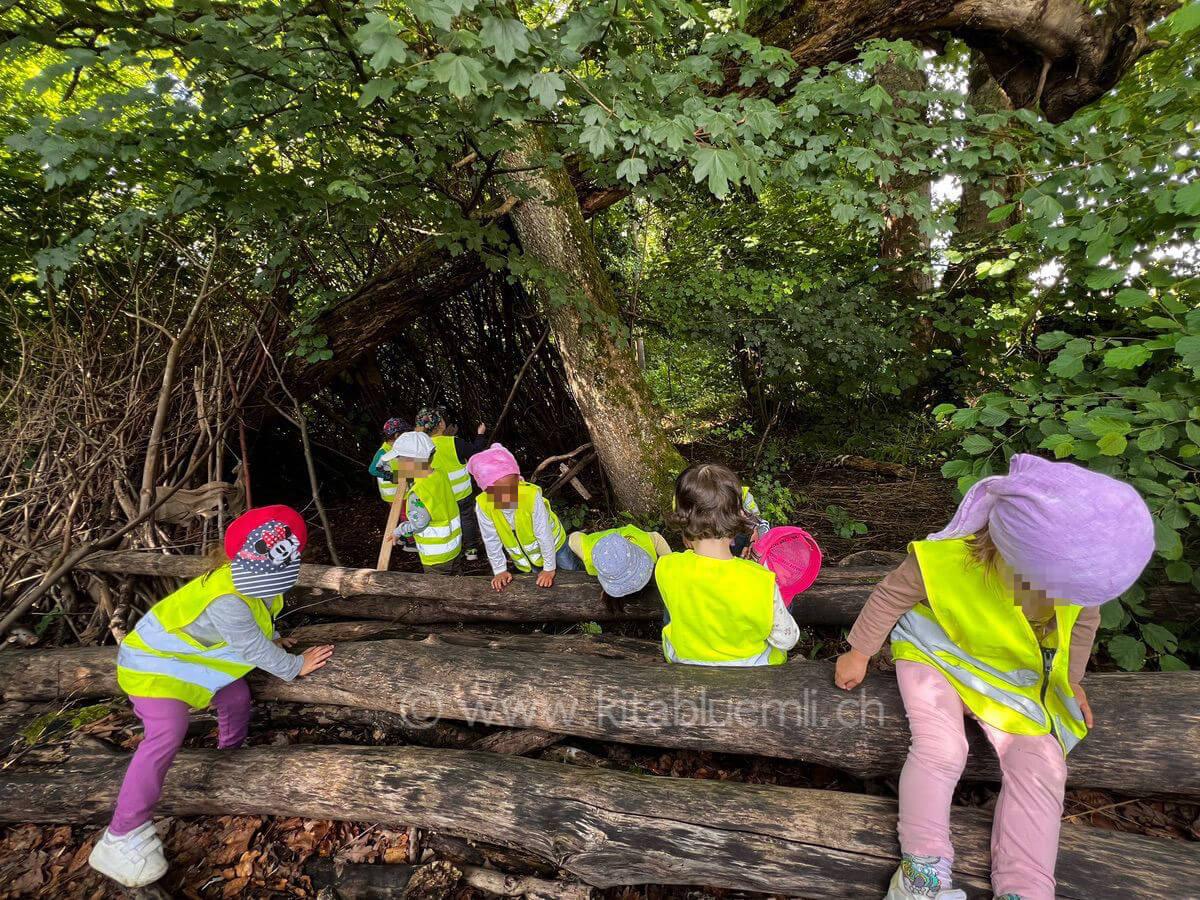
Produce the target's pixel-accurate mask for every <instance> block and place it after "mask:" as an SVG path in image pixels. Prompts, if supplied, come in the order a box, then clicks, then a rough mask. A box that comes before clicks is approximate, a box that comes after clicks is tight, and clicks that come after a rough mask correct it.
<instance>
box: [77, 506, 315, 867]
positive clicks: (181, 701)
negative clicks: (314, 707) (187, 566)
mask: <svg viewBox="0 0 1200 900" xmlns="http://www.w3.org/2000/svg"><path fill="white" fill-rule="evenodd" d="M306 538H307V528H306V527H305V524H304V519H302V518H301V517H300V514H299V513H297V512H296V511H295V510H294V509H291V508H289V507H287V506H264V507H259V508H258V509H251V510H249V511H248V512H246V513H244V514H242V515H241V516H239V517H238V518H236V519H234V520H233V522H232V523H230V525H229V529H228V531H226V533H225V542H224V543H225V547H224V553H223V554H220V556H219V557H217V558H216V559H214V563H215V565H214V567H213V570H212V571H210V572H209V573H208V574H205V575H201V576H200V577H199V578H195V579H193V580H192V581H189V582H188V583H187V584H185V585H184V586H183V587H181V588H180V589H179V590H177V591H175V592H174V593H173V594H170V595H169V596H167V597H165V598H164V599H162V600H160V601H159V602H158V603H156V604H155V605H154V606H153V607H152V608H151V609H150V611H149V612H148V613H146V615H144V616H143V617H142V618H141V620H140V621H139V622H138V624H137V627H136V628H134V630H133V631H132V632H131V633H130V634H129V636H128V637H126V638H125V640H124V642H123V643H122V644H121V648H120V650H119V651H118V652H117V683H118V684H120V686H121V689H122V690H123V691H125V693H127V694H128V695H129V699H130V702H132V704H133V711H134V712H135V713H136V714H137V717H138V718H139V719H141V720H142V725H143V727H144V728H145V736H144V737H143V738H142V742H141V743H140V744H138V747H137V750H135V751H134V754H133V759H132V761H131V762H130V763H129V769H128V770H127V771H126V773H125V780H124V781H123V782H122V783H121V790H120V793H118V795H117V807H116V810H115V811H114V812H113V817H112V821H111V822H110V823H109V826H108V828H107V829H105V831H104V833H103V834H102V835H101V836H100V839H99V840H98V841H97V842H96V846H95V848H94V849H93V850H92V855H91V856H90V857H89V858H88V862H89V863H90V864H91V866H92V868H94V869H96V870H97V871H98V872H101V873H103V874H104V875H107V876H108V877H109V878H111V879H113V880H114V881H116V882H119V883H120V884H122V885H124V886H125V887H130V888H133V887H142V886H144V885H147V884H150V883H152V882H154V881H157V880H158V879H159V878H161V877H162V876H163V875H164V874H166V871H167V861H166V857H165V856H164V855H163V846H162V842H161V841H160V840H159V839H158V835H157V834H156V833H155V830H154V823H153V821H151V816H152V815H153V813H154V806H155V804H156V803H157V802H158V798H159V796H160V795H161V794H162V786H163V779H164V778H166V775H167V769H169V768H170V766H171V761H172V760H173V759H174V758H175V754H176V753H177V752H179V748H180V747H181V746H183V739H184V737H185V736H186V735H187V727H188V710H189V709H204V708H205V707H207V706H209V705H212V706H213V707H215V708H216V712H217V731H218V735H219V737H218V744H217V746H218V747H220V748H221V749H227V748H233V747H239V746H241V744H242V742H243V741H245V739H246V728H247V726H248V724H249V722H250V689H249V688H248V687H246V681H245V679H244V678H243V676H244V675H246V674H247V673H248V672H250V671H252V670H253V669H255V668H259V669H263V670H265V671H267V672H270V673H271V674H272V675H274V676H276V677H277V678H282V679H284V680H285V681H292V680H293V679H295V678H297V677H298V676H304V675H309V674H311V673H313V672H315V671H317V669H320V668H321V667H322V666H324V665H325V662H326V661H327V660H328V659H329V657H330V656H331V655H332V654H333V647H331V646H322V647H310V648H309V649H307V650H305V651H304V652H303V653H302V654H300V655H294V654H291V653H288V652H287V651H286V650H284V649H283V647H285V646H290V645H291V642H290V641H289V639H287V638H280V637H279V635H278V633H277V632H276V631H275V625H274V621H275V618H276V617H277V616H278V615H279V612H280V610H281V609H282V608H283V596H282V595H283V594H284V592H286V591H288V590H289V589H290V588H291V587H292V586H293V585H294V584H295V583H296V579H297V578H298V577H299V575H300V553H301V551H302V550H303V549H304V544H305V540H306Z"/></svg>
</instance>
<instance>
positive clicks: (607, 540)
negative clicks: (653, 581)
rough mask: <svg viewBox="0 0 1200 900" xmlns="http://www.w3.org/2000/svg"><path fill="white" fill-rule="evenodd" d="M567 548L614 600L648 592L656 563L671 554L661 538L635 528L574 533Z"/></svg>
mask: <svg viewBox="0 0 1200 900" xmlns="http://www.w3.org/2000/svg"><path fill="white" fill-rule="evenodd" d="M567 547H569V548H570V550H571V552H572V553H573V554H575V556H576V558H577V559H579V561H580V562H582V563H583V568H584V571H585V572H587V573H588V574H589V575H594V576H595V577H596V578H597V579H598V580H599V581H600V587H601V589H602V590H603V591H604V593H605V595H606V596H608V597H612V598H614V599H620V598H621V597H628V596H629V595H630V594H636V593H637V592H638V591H640V590H641V589H642V588H644V587H645V586H646V585H647V583H649V581H650V577H651V576H652V575H653V574H654V563H655V561H656V560H657V559H658V558H659V557H660V556H666V555H667V554H668V553H670V552H671V545H670V544H668V543H667V540H666V538H664V537H663V536H662V535H661V534H659V533H658V532H657V531H643V530H642V529H640V528H638V527H637V526H635V525H622V526H621V527H620V528H609V529H608V530H607V531H594V532H592V533H590V534H588V533H585V532H582V531H573V532H571V534H570V535H569V536H568V537H567Z"/></svg>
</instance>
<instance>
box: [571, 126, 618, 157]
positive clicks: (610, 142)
mask: <svg viewBox="0 0 1200 900" xmlns="http://www.w3.org/2000/svg"><path fill="white" fill-rule="evenodd" d="M579 139H580V140H581V141H583V143H584V145H585V146H586V147H587V148H588V151H589V152H590V153H591V154H592V156H602V155H603V154H604V151H605V150H608V149H610V148H612V147H615V146H616V140H615V139H614V138H613V135H612V132H611V131H609V130H608V129H607V128H606V127H605V126H603V125H589V126H588V127H587V128H585V129H583V131H581V132H580V133H579Z"/></svg>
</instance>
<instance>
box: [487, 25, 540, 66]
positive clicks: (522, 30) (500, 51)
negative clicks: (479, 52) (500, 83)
mask: <svg viewBox="0 0 1200 900" xmlns="http://www.w3.org/2000/svg"><path fill="white" fill-rule="evenodd" d="M479 39H480V40H481V41H482V42H483V46H485V47H488V48H490V49H491V50H492V52H494V53H495V54H496V59H498V60H500V62H502V63H504V64H505V65H506V66H507V65H508V64H509V63H510V62H512V61H513V60H514V59H516V58H517V56H519V55H524V54H525V53H526V52H527V51H528V50H529V29H528V28H526V27H525V23H524V22H522V21H521V20H520V19H500V18H497V17H496V16H485V17H484V19H483V27H482V28H481V29H480V30H479Z"/></svg>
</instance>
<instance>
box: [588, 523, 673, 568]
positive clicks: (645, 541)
mask: <svg viewBox="0 0 1200 900" xmlns="http://www.w3.org/2000/svg"><path fill="white" fill-rule="evenodd" d="M610 534H619V535H621V537H623V538H625V539H626V540H628V541H631V542H632V543H633V545H634V546H636V547H641V548H642V549H643V550H645V551H646V552H647V553H649V554H650V558H651V559H658V548H657V547H655V546H654V540H653V538H651V537H650V533H649V532H646V531H642V529H640V528H638V527H637V526H636V525H622V526H621V527H620V528H610V529H608V530H607V531H595V532H592V533H591V534H585V535H584V536H583V539H582V540H581V541H580V542H579V551H580V554H579V558H580V559H581V560H582V561H583V568H584V571H586V572H587V573H588V574H589V575H593V576H594V575H595V574H596V567H595V566H594V565H593V564H592V551H593V550H594V549H595V547H596V543H597V542H598V541H599V540H600V539H601V538H606V537H608V536H609V535H610Z"/></svg>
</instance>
